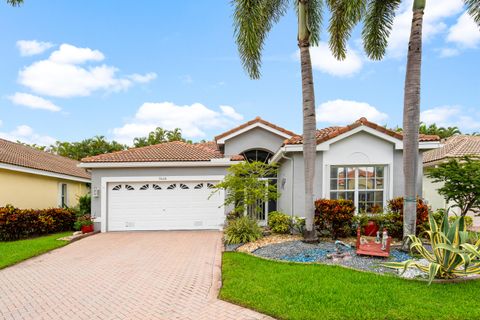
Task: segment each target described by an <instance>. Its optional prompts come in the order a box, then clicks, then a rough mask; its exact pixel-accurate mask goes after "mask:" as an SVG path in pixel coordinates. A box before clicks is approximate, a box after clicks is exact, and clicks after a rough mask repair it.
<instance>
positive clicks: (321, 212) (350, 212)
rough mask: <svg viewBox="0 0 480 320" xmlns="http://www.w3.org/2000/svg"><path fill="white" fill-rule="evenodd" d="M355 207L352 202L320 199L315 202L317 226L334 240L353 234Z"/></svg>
mask: <svg viewBox="0 0 480 320" xmlns="http://www.w3.org/2000/svg"><path fill="white" fill-rule="evenodd" d="M354 213H355V206H354V205H353V201H351V200H330V199H319V200H317V201H315V225H316V227H317V229H319V231H320V232H323V231H327V232H328V233H329V234H330V235H331V236H332V238H333V239H337V238H339V237H348V236H350V235H351V234H352V232H353V230H352V222H353V216H354Z"/></svg>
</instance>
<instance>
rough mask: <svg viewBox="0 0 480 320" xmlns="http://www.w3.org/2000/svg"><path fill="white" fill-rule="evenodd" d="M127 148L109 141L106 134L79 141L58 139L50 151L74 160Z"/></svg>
mask: <svg viewBox="0 0 480 320" xmlns="http://www.w3.org/2000/svg"><path fill="white" fill-rule="evenodd" d="M126 148H127V146H126V145H123V144H120V143H118V142H116V141H111V142H110V141H108V140H107V139H106V138H105V137H104V136H95V137H93V138H89V139H84V140H82V141H79V142H66V141H65V142H61V141H57V142H56V143H55V144H54V145H51V146H50V147H49V148H48V149H49V151H50V152H52V153H55V154H58V155H60V156H63V157H67V158H71V159H74V160H81V159H82V158H85V157H90V156H96V155H99V154H104V153H110V152H114V151H121V150H125V149H126Z"/></svg>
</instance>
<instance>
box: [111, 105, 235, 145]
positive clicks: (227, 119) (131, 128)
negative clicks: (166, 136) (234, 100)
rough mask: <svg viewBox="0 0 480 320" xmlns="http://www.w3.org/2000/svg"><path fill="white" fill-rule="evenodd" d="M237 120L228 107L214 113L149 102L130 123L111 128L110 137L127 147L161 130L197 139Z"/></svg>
mask: <svg viewBox="0 0 480 320" xmlns="http://www.w3.org/2000/svg"><path fill="white" fill-rule="evenodd" d="M241 119H243V116H241V115H240V114H238V113H237V112H236V111H235V109H234V108H232V107H230V106H220V111H215V110H212V109H209V108H208V107H206V106H204V105H203V104H201V103H194V104H192V105H185V106H178V105H176V104H174V103H172V102H159V103H153V102H149V103H144V104H143V105H142V106H140V108H139V109H138V110H137V113H136V114H135V116H134V117H133V119H132V120H130V121H128V122H127V123H126V124H125V125H123V126H122V127H120V128H115V129H113V135H114V139H115V140H117V141H119V142H122V143H126V144H131V143H132V140H133V138H135V137H140V136H146V135H147V134H148V133H149V132H150V131H153V130H154V129H155V128H156V127H162V128H164V129H167V130H172V129H175V128H180V129H181V130H182V134H183V135H184V136H185V137H188V138H201V137H205V136H206V132H205V131H206V130H210V129H224V128H229V127H231V126H232V125H234V124H235V123H237V121H239V120H241Z"/></svg>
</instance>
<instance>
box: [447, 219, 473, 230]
mask: <svg viewBox="0 0 480 320" xmlns="http://www.w3.org/2000/svg"><path fill="white" fill-rule="evenodd" d="M457 218H458V217H457V216H450V217H448V222H450V223H453V222H454V221H455V220H457ZM464 218H465V226H466V227H467V229H470V228H471V227H473V218H472V217H470V216H464Z"/></svg>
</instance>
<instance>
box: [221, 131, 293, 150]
mask: <svg viewBox="0 0 480 320" xmlns="http://www.w3.org/2000/svg"><path fill="white" fill-rule="evenodd" d="M284 140H285V138H284V137H281V136H279V135H277V134H275V133H272V132H270V131H267V130H265V129H263V128H259V127H257V128H253V129H251V130H249V131H246V132H244V133H242V134H240V135H238V136H235V137H233V138H231V139H228V140H226V141H225V150H224V153H225V155H236V154H240V153H242V152H244V151H248V150H251V149H263V150H265V151H270V152H272V153H275V152H276V151H277V150H278V149H279V148H280V146H281V145H282V143H283V141H284Z"/></svg>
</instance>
